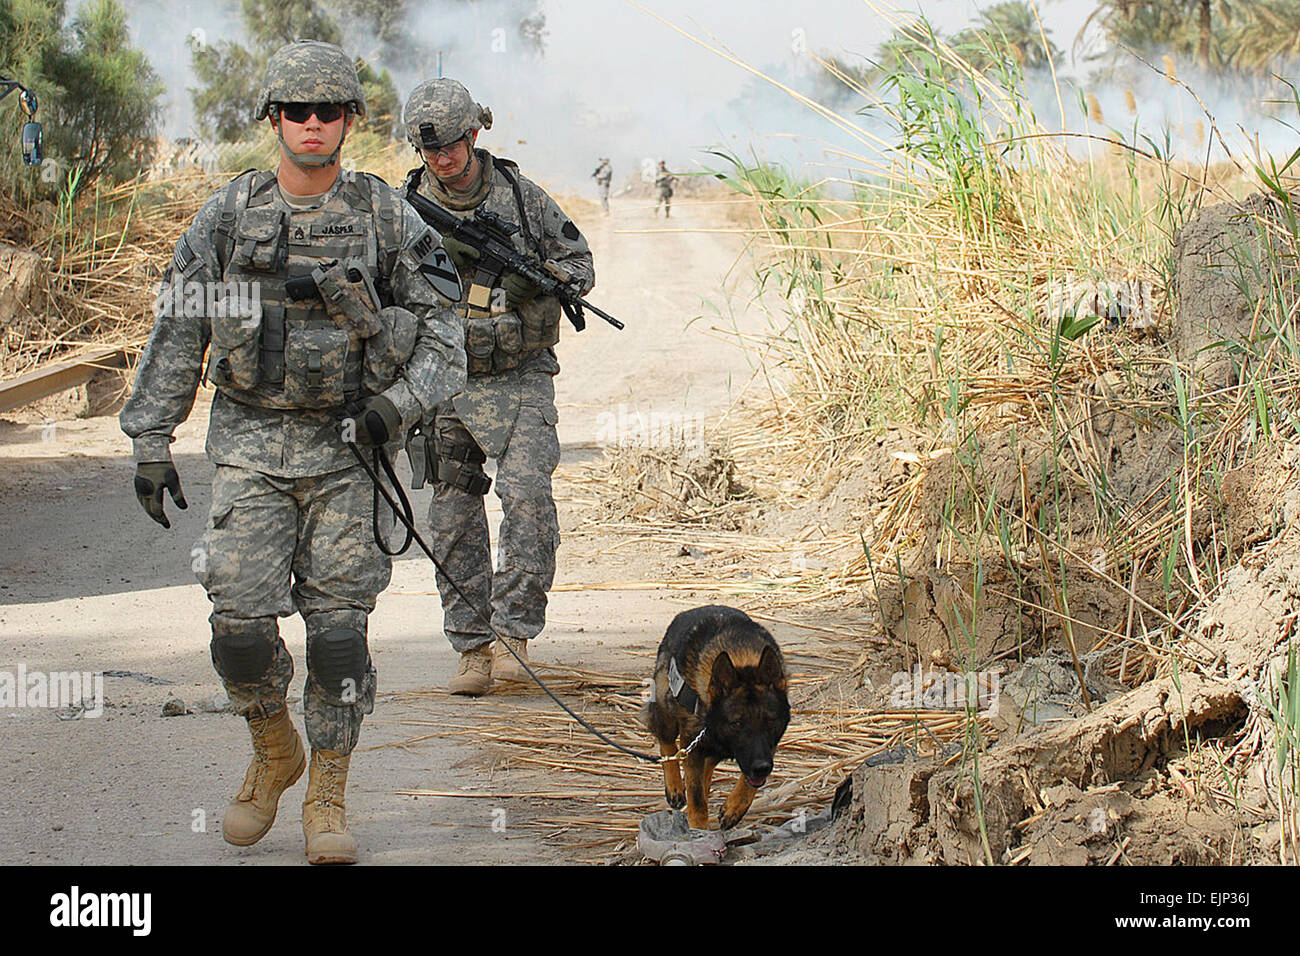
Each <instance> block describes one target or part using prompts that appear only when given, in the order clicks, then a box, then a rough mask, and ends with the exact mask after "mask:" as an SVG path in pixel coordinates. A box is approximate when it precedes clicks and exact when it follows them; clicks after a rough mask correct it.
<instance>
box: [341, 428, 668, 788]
mask: <svg viewBox="0 0 1300 956" xmlns="http://www.w3.org/2000/svg"><path fill="white" fill-rule="evenodd" d="M347 446H348V448H350V449H352V454H353V455H354V456H355V457H356V459H357V462H358V463H359V464H360V465H361V467H362V468H364V469H365V472H366V474H367V475H369V476H370V480H371V482H373V483H374V486H375V494H376V502H375V504H376V511H377V510H378V497H377V496H378V495H383V497H384V501H386V502H387V503H388V507H390V508H392V509H393V514H394V515H395V516H397V518H398V519H400V520H401V522H402V524H404V525H406V544H405V545H403V547H402V549H401V551H398V552H391V551H388V550H387V549H386V548H385V547H384V545H382V544H380V545H379V548H380V550H381V551H384V553H385V554H389V555H392V554H394V553H397V554H401V553H402V551H405V550H406V548H407V547H409V546H410V543H411V541H412V540H414V541H415V543H416V544H418V545H419V546H420V550H421V551H423V552H424V554H425V556H426V557H427V558H428V559H429V560H430V561H432V562H433V566H434V567H435V568H437V569H438V570H439V571H440V572H441V573H442V576H443V577H444V578H446V579H447V581H448V582H449V583H450V584H451V586H452V589H453V590H455V592H456V593H457V594H459V595H460V597H461V600H463V601H464V602H465V603H466V604H468V605H469V607H470V610H472V611H473V612H474V613H475V615H477V616H478V619H479V620H480V621H482V622H483V623H484V624H486V625H487V628H488V630H489V631H491V632H492V634H493V636H494V637H496V638H499V639H500V640H501V646H502V647H504V648H505V649H506V650H508V651H509V652H510V654H511V656H512V657H514V659H515V660H517V661H518V662H519V666H520V667H522V668H523V669H524V670H525V671H527V672H528V676H529V677H531V678H532V679H533V680H534V681H535V682H536V684H537V686H538V687H540V688H541V689H542V690H544V691H546V694H547V696H548V697H550V698H551V700H553V701H555V703H556V704H558V705H559V706H560V709H561V710H563V711H564V712H565V713H566V714H568V715H569V716H570V717H572V718H573V719H574V720H576V721H577V722H578V723H579V724H581V725H582V726H583V727H584V728H585V729H586V730H588V731H590V732H591V733H592V734H595V735H596V737H598V738H599V739H601V740H603V741H604V742H605V743H607V744H609V745H610V746H611V747H613V748H614V749H615V750H617V751H619V752H620V753H625V754H627V755H628V756H630V757H636V758H637V759H638V760H646V761H649V762H650V763H653V764H658V763H661V762H662V761H661V758H659V757H656V756H654V755H653V754H648V753H645V752H644V751H641V750H633V749H632V748H631V747H624V746H623V745H622V744H620V743H617V742H615V741H613V740H610V739H609V738H608V737H606V736H605V735H604V734H602V733H601V732H600V731H599V730H597V729H596V728H595V727H593V726H591V724H589V723H587V722H586V721H585V720H583V719H582V718H581V717H579V716H578V715H577V714H575V713H574V712H573V711H572V710H571V709H569V706H568V705H567V704H565V703H564V701H562V700H560V698H558V697H556V696H555V692H554V691H553V690H551V689H550V688H549V687H547V686H546V684H545V682H544V681H543V680H542V679H541V678H540V677H538V676H537V675H536V674H535V673H533V669H532V668H531V667H529V666H528V663H527V661H525V660H524V659H523V658H522V657H520V656H519V654H518V653H516V652H515V649H514V648H513V647H511V646H510V643H509V642H508V641H507V640H506V639H505V636H504V635H503V634H502V633H501V632H500V631H498V630H497V629H496V628H495V627H493V626H492V620H491V618H489V617H488V616H487V615H485V614H484V613H483V612H482V611H481V610H480V609H479V607H478V605H477V604H475V603H474V602H473V601H472V600H471V599H470V597H469V595H468V594H466V593H465V592H464V591H463V590H461V587H460V585H459V584H457V583H456V579H455V578H453V577H452V576H451V575H450V574H448V573H447V569H446V568H444V567H443V566H442V562H441V561H439V560H438V559H437V558H436V557H434V554H433V552H432V551H430V550H429V546H428V545H427V544H425V543H424V538H422V537H420V532H418V531H416V530H415V521H414V520H413V519H414V512H413V511H412V509H411V502H410V499H408V498H407V497H406V492H405V491H403V490H402V485H401V482H399V481H398V480H397V475H396V474H395V473H394V472H393V466H392V465H391V464H389V462H388V458H387V457H386V456H384V455H383V454H382V453H381V452H380V450H379V449H375V455H376V457H377V458H378V459H379V460H380V461H381V462H383V467H384V471H385V472H386V473H387V475H388V477H389V480H391V481H392V482H393V486H394V487H395V488H396V489H397V494H398V496H399V497H400V498H401V499H402V504H403V505H405V508H404V509H403V508H401V507H399V506H398V503H397V502H396V501H394V500H393V496H392V495H391V494H390V493H389V491H388V489H387V488H385V487H384V486H383V482H382V481H381V479H380V477H379V473H378V472H377V471H376V470H375V469H374V468H372V467H371V466H370V463H369V462H367V461H366V457H365V455H363V454H361V451H360V449H358V448H357V446H356V443H355V442H348V443H347ZM375 529H376V531H377V530H378V523H377V520H376V523H375Z"/></svg>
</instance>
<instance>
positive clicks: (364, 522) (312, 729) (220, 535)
mask: <svg viewBox="0 0 1300 956" xmlns="http://www.w3.org/2000/svg"><path fill="white" fill-rule="evenodd" d="M371 495H372V492H371V485H370V479H369V478H368V477H367V476H366V474H365V472H364V471H363V470H362V469H361V468H360V467H359V466H354V467H351V468H345V469H343V470H341V471H336V472H332V473H330V474H326V475H314V476H311V477H307V478H277V477H275V476H272V475H266V474H263V473H261V472H258V471H252V470H249V469H246V468H239V467H235V466H233V465H217V471H216V475H215V476H214V478H213V480H212V512H211V514H210V516H209V518H208V526H207V529H206V530H205V531H204V533H203V536H202V537H201V538H200V539H199V540H198V542H197V543H196V544H195V547H194V551H193V556H194V567H195V573H196V576H197V577H198V579H199V581H200V583H202V585H203V586H204V588H205V589H206V590H207V592H208V598H209V600H211V601H212V617H211V619H210V620H211V622H212V662H213V666H214V667H215V668H216V670H217V673H218V674H219V675H220V676H221V679H222V682H223V683H224V685H225V688H226V693H227V695H229V697H230V702H231V704H232V705H233V707H234V709H235V710H236V711H237V712H238V713H240V714H243V715H244V716H245V717H249V716H255V715H258V714H264V715H270V714H274V713H276V712H278V711H279V710H281V709H283V708H284V707H285V695H286V693H287V691H288V688H289V682H290V680H291V679H292V678H293V660H292V658H291V657H290V655H289V652H288V650H287V649H286V648H285V646H284V641H283V640H282V639H281V638H280V629H279V624H278V621H277V620H276V619H277V617H287V616H288V615H290V614H292V613H294V611H297V612H298V613H300V614H301V615H302V617H303V621H304V622H305V624H306V628H307V677H306V681H305V682H304V687H303V701H304V710H305V713H306V724H307V738H308V740H309V741H310V742H311V745H312V747H313V748H315V749H317V750H333V751H336V752H338V753H343V754H346V753H351V751H352V748H353V747H355V746H356V743H357V739H358V737H359V736H360V732H361V721H362V718H363V717H364V716H365V715H366V714H369V713H371V712H372V711H373V710H374V697H375V671H374V668H373V666H372V665H371V663H370V655H369V651H368V649H367V646H366V619H367V615H368V614H369V612H370V611H372V610H374V607H375V599H376V597H377V596H378V595H379V592H380V591H382V590H383V589H384V588H385V587H387V586H388V581H389V578H390V576H391V573H392V566H391V564H390V561H389V558H388V557H387V556H386V555H385V554H384V553H383V552H382V551H380V550H379V549H378V548H377V547H376V546H375V542H374V537H373V533H372V529H371V513H372V508H373V501H372V497H371ZM314 653H315V655H316V656H317V657H318V658H320V659H319V660H313V654H314ZM313 671H317V672H318V673H313ZM321 675H325V676H324V677H322V676H321Z"/></svg>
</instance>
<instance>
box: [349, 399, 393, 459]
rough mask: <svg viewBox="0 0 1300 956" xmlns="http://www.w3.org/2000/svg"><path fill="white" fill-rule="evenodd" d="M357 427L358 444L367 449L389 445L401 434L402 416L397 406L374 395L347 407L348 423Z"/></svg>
mask: <svg viewBox="0 0 1300 956" xmlns="http://www.w3.org/2000/svg"><path fill="white" fill-rule="evenodd" d="M348 419H351V420H352V421H353V422H354V423H355V425H356V438H355V440H356V443H357V444H358V445H362V446H365V447H372V446H374V445H384V444H387V443H388V442H389V441H391V440H392V439H394V438H396V437H397V436H398V435H400V434H401V431H402V416H401V415H400V414H399V413H398V411H397V406H396V405H394V404H393V403H392V402H391V401H389V400H388V399H386V398H384V396H382V395H372V396H370V397H369V398H367V399H364V400H363V401H360V402H353V403H352V404H351V405H349V406H348V407H347V418H345V419H344V421H345V422H346V421H347V420H348Z"/></svg>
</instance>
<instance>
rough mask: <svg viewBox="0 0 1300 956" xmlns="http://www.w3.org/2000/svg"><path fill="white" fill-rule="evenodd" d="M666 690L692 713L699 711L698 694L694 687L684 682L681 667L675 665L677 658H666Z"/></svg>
mask: <svg viewBox="0 0 1300 956" xmlns="http://www.w3.org/2000/svg"><path fill="white" fill-rule="evenodd" d="M668 692H669V693H670V694H672V695H673V697H674V698H675V699H676V701H677V703H679V704H681V705H682V706H683V707H685V708H686V709H687V710H689V711H690V712H691V713H692V714H697V715H698V714H699V712H700V695H699V694H697V693H695V689H694V688H693V687H691V685H690V684H688V683H686V678H684V677H683V676H682V672H681V668H679V667H678V666H677V658H675V657H670V658H669V659H668Z"/></svg>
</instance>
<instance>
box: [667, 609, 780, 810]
mask: <svg viewBox="0 0 1300 956" xmlns="http://www.w3.org/2000/svg"><path fill="white" fill-rule="evenodd" d="M654 685H655V694H654V700H652V701H650V702H649V703H648V704H647V705H646V708H645V712H644V721H645V725H646V727H647V729H649V731H650V732H651V733H652V734H654V736H655V739H657V740H658V741H659V753H660V754H662V755H663V756H665V757H670V756H672V755H673V754H675V753H677V752H678V749H679V748H684V747H687V746H689V745H690V744H691V742H692V741H694V740H695V739H696V737H697V735H699V734H700V732H701V731H703V732H704V735H703V736H702V737H700V738H699V742H698V743H697V744H696V745H695V747H694V749H692V750H691V752H690V753H689V754H687V755H686V757H685V759H684V761H683V762H684V766H682V767H680V768H679V766H678V763H679V761H674V760H670V761H666V762H665V763H664V764H663V768H664V794H665V795H666V796H667V798H668V805H669V806H670V807H672V808H673V809H675V810H679V809H681V807H682V806H683V805H685V806H686V818H687V821H688V822H689V823H690V825H691V827H693V828H694V829H697V830H707V829H708V828H709V783H710V781H711V780H712V778H713V768H714V767H716V766H717V765H718V763H719V761H722V760H735V761H736V763H737V764H738V765H739V766H740V773H741V779H740V781H739V782H738V783H737V784H736V787H735V789H734V790H732V791H731V795H730V796H729V797H727V802H726V804H725V805H724V806H723V808H722V810H721V812H719V814H718V821H719V822H720V823H721V824H722V828H723V829H724V830H725V829H728V828H730V827H733V826H735V825H736V824H737V823H739V822H740V820H741V818H742V817H743V816H744V815H745V813H746V811H748V810H749V805H750V804H751V803H753V802H754V794H755V793H757V791H758V789H759V788H760V787H762V786H763V784H765V783H766V782H767V777H768V775H769V774H770V773H771V772H772V755H773V754H774V753H775V751H776V745H777V743H778V742H779V741H780V740H781V735H782V734H784V733H785V728H786V725H787V724H788V723H789V722H790V703H789V701H788V700H787V698H786V676H785V662H784V660H783V659H782V657H781V648H780V647H778V646H777V643H776V641H775V640H773V639H772V635H771V634H769V633H768V632H767V630H766V629H765V628H763V627H761V626H759V625H758V624H755V623H754V622H753V621H752V620H751V619H750V617H749V615H747V614H745V613H744V612H743V611H737V610H736V609H735V608H730V607H722V606H719V605H711V606H709V607H699V608H695V609H693V610H690V611H683V612H682V613H681V614H678V615H677V616H676V617H675V618H673V622H672V623H671V624H669V625H668V632H667V633H666V634H665V635H664V639H663V641H662V642H661V643H660V645H659V654H658V656H657V657H656V658H655V671H654ZM683 771H685V776H686V780H685V783H683V781H682V772H683Z"/></svg>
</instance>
